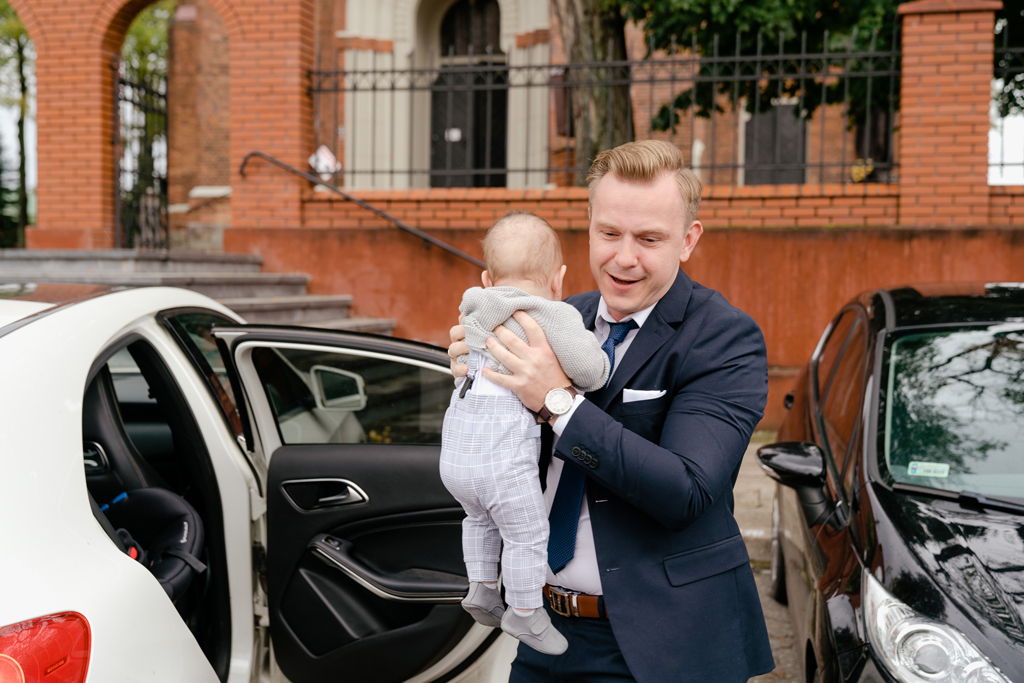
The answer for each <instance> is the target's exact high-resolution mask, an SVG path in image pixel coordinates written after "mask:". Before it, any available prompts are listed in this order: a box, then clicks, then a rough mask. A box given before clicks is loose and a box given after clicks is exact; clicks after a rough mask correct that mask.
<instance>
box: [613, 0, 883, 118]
mask: <svg viewBox="0 0 1024 683" xmlns="http://www.w3.org/2000/svg"><path fill="white" fill-rule="evenodd" d="M620 4H621V6H622V9H623V12H624V13H625V15H626V16H627V17H628V18H630V19H633V20H635V21H637V22H640V23H641V24H642V25H643V27H644V32H645V35H646V37H647V39H648V41H649V45H650V49H651V50H665V51H666V52H668V53H670V54H671V53H678V52H680V51H683V50H692V51H694V52H696V53H697V54H698V55H700V56H701V58H702V60H701V64H700V70H699V73H698V74H697V78H696V79H695V81H694V82H695V85H693V86H692V87H690V88H687V89H686V90H683V91H682V92H680V93H678V94H677V95H676V96H675V98H674V99H673V100H672V101H671V102H670V103H667V104H666V105H665V106H664V107H662V108H661V110H660V111H659V112H658V114H657V115H656V116H655V120H654V125H655V127H656V128H658V129H662V130H664V129H668V128H670V127H673V126H674V125H675V124H676V123H677V122H678V120H679V112H681V111H688V110H690V109H691V108H695V111H696V114H697V115H698V116H702V117H710V116H711V114H712V112H715V111H722V105H721V102H722V100H723V99H724V98H723V96H727V97H728V98H729V99H731V101H733V102H739V101H742V102H744V103H745V106H746V108H747V110H748V111H750V112H754V111H762V112H763V111H767V110H768V109H770V108H771V107H772V102H773V100H775V99H776V98H780V97H798V98H799V100H800V107H799V111H798V112H797V113H798V114H801V115H804V116H810V115H811V114H812V113H813V112H814V110H815V109H817V108H818V107H819V106H820V105H822V104H827V103H835V102H842V101H844V100H846V101H848V102H849V104H850V106H849V116H850V122H851V124H853V125H864V124H866V123H867V116H868V112H871V111H876V112H877V111H883V112H884V111H888V109H889V107H890V102H891V99H892V96H893V94H894V93H897V92H898V90H896V89H895V84H894V83H891V82H890V81H889V79H887V78H879V77H875V78H872V79H866V78H865V79H860V78H851V79H849V81H848V82H847V83H843V82H842V79H835V78H834V76H835V75H837V73H839V70H840V69H841V71H842V73H844V74H853V75H856V74H857V73H858V72H866V71H870V70H878V69H883V68H886V67H887V65H880V64H877V63H875V61H876V60H874V59H873V58H870V57H864V56H861V55H860V53H867V52H875V51H888V50H892V49H894V42H895V40H896V33H895V26H896V21H897V17H896V13H895V9H896V5H897V4H898V3H897V1H896V0H842V1H840V0H756V1H752V2H747V1H742V2H741V1H740V0H620ZM828 52H832V53H847V54H848V55H849V54H850V53H854V54H857V55H858V56H855V57H845V58H843V61H842V62H841V63H837V62H836V61H835V60H832V59H829V58H826V57H824V56H823V55H825V54H826V53H828ZM736 55H743V56H748V57H749V56H755V55H761V56H762V57H763V59H762V60H760V61H759V62H758V63H756V65H755V68H756V69H758V72H757V73H756V74H754V73H753V72H744V73H742V74H741V73H740V72H739V71H738V70H736V69H737V68H736V67H735V66H734V62H731V61H729V60H730V58H733V57H734V56H736ZM778 55H786V56H787V57H786V59H778V58H775V59H773V56H778ZM800 55H804V56H803V57H800ZM837 64H838V66H839V68H838V69H837ZM897 66H898V65H897ZM730 69H732V70H734V71H732V72H731V73H729V72H728V70H730ZM797 74H798V75H797ZM723 75H726V76H727V77H728V78H724V79H723V78H722V76H723ZM741 75H742V76H743V78H742V79H736V78H734V77H735V76H741ZM752 75H756V76H760V78H751V77H750V76H752Z"/></svg>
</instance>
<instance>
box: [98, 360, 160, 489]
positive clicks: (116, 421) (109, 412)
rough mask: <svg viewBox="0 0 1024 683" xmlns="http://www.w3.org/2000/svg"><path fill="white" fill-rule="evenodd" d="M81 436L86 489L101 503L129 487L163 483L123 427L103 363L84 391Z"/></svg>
mask: <svg viewBox="0 0 1024 683" xmlns="http://www.w3.org/2000/svg"><path fill="white" fill-rule="evenodd" d="M82 440H83V441H84V449H85V452H86V460H87V462H86V465H87V466H86V475H87V479H88V484H89V491H90V492H91V493H92V495H93V496H94V497H95V498H96V500H97V501H99V502H101V503H105V502H109V501H110V500H112V499H113V498H114V496H117V495H118V494H120V493H122V492H124V491H128V490H131V489H140V488H147V487H150V486H160V487H164V486H165V484H164V482H163V480H162V478H161V477H160V475H159V474H158V473H157V471H156V470H155V469H153V467H152V466H150V465H149V464H148V463H147V462H146V461H145V460H144V459H143V458H142V456H141V455H140V454H139V452H138V451H137V450H136V448H135V446H134V445H133V443H132V440H131V438H129V436H128V433H127V432H126V431H125V428H124V422H123V421H122V419H121V414H120V410H119V409H118V404H117V394H115V393H114V383H113V378H112V377H111V375H110V370H109V368H107V367H106V366H103V367H101V368H100V369H99V371H98V372H97V373H96V376H95V377H93V379H92V381H91V382H90V383H89V386H88V387H87V388H86V391H85V402H84V405H83V406H82Z"/></svg>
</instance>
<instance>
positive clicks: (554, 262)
mask: <svg viewBox="0 0 1024 683" xmlns="http://www.w3.org/2000/svg"><path fill="white" fill-rule="evenodd" d="M484 261H486V262H487V272H488V274H489V275H490V276H491V280H492V281H494V282H495V283H498V282H501V281H503V280H530V281H531V282H536V283H537V284H539V285H546V284H547V283H548V282H550V280H551V278H552V277H554V276H555V275H556V274H557V272H558V269H559V268H560V267H561V265H562V246H561V244H559V242H558V235H557V234H556V233H555V230H554V228H552V227H551V226H550V225H549V224H548V222H547V221H546V220H544V219H543V218H541V217H540V216H538V215H536V214H533V213H530V212H528V211H512V212H511V213H507V214H505V215H504V216H502V217H501V218H499V219H498V221H497V222H496V223H495V224H494V225H492V226H491V228H490V230H488V231H487V234H486V235H485V236H484Z"/></svg>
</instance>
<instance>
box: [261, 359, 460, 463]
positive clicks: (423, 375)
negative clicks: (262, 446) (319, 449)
mask: <svg viewBox="0 0 1024 683" xmlns="http://www.w3.org/2000/svg"><path fill="white" fill-rule="evenodd" d="M252 362H253V366H254V368H255V370H256V373H257V374H258V375H259V378H260V384H261V385H262V387H263V390H264V391H265V392H266V396H267V401H268V403H269V404H270V407H271V410H272V411H273V413H274V418H275V420H276V421H277V426H278V429H279V431H280V434H281V441H282V443H284V444H310V443H369V444H374V443H376V444H422V445H440V443H441V423H442V422H443V420H444V413H445V410H446V409H447V408H448V401H449V398H450V396H451V392H452V379H451V376H450V375H449V374H448V372H447V369H446V368H441V367H438V368H437V369H434V368H433V367H425V366H423V365H421V364H414V363H412V362H408V361H405V360H403V359H401V358H395V357H381V356H379V355H377V354H366V353H359V352H344V351H336V352H335V351H324V350H322V349H292V348H267V347H259V348H255V349H253V352H252Z"/></svg>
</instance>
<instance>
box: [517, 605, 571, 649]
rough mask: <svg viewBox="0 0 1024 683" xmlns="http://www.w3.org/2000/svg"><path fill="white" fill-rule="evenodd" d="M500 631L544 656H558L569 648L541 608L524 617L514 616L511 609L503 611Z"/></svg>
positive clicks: (567, 642) (563, 637)
mask: <svg viewBox="0 0 1024 683" xmlns="http://www.w3.org/2000/svg"><path fill="white" fill-rule="evenodd" d="M501 630H502V631H504V632H505V633H507V634H509V635H510V636H512V637H514V638H518V639H519V640H520V641H522V642H524V643H526V644H527V645H529V646H530V647H532V648H533V649H534V650H536V651H537V652H542V653H544V654H546V655H560V654H562V653H563V652H565V651H566V649H568V647H569V641H567V640H566V639H565V636H563V635H562V634H561V633H559V632H558V629H557V628H555V626H554V624H552V623H551V617H549V616H548V613H547V611H546V610H545V609H544V608H543V607H541V608H539V609H536V610H534V611H533V614H531V615H529V616H526V617H524V616H522V615H519V614H516V612H515V610H513V609H511V608H509V609H507V610H505V616H503V617H502V618H501Z"/></svg>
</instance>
